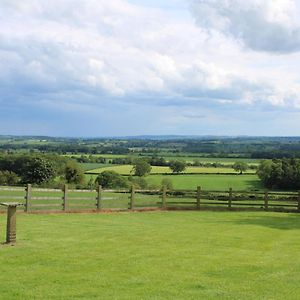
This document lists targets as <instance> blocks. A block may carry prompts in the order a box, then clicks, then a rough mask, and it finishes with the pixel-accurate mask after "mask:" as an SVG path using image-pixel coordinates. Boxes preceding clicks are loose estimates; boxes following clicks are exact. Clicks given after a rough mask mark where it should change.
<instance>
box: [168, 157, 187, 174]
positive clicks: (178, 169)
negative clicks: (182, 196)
mask: <svg viewBox="0 0 300 300" xmlns="http://www.w3.org/2000/svg"><path fill="white" fill-rule="evenodd" d="M169 167H170V169H171V170H172V172H173V173H182V172H183V171H184V170H185V169H186V162H184V161H181V160H172V161H170V166H169Z"/></svg>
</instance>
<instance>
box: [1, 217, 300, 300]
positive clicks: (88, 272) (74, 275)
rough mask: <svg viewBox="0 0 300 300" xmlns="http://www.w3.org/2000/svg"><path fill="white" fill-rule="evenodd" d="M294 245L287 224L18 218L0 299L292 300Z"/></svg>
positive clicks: (291, 220)
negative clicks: (14, 241)
mask: <svg viewBox="0 0 300 300" xmlns="http://www.w3.org/2000/svg"><path fill="white" fill-rule="evenodd" d="M0 228H1V237H2V239H4V228H5V216H4V215H0ZM299 237H300V218H299V215H296V214H280V213H249V212H247V213H245V212H244V213H241V212H240V213H238V212H231V213H230V212H154V213H115V214H107V215H105V214H100V215H97V214H94V215H84V214H83V215H71V214H70V215H24V214H23V215H18V244H17V246H15V247H9V246H4V245H2V246H0V253H1V255H0V266H1V267H0V270H1V272H0V290H1V293H0V299H8V300H9V299H299V297H300V287H299V284H298V283H299V280H300V273H299V268H300V256H299V247H300V238H299Z"/></svg>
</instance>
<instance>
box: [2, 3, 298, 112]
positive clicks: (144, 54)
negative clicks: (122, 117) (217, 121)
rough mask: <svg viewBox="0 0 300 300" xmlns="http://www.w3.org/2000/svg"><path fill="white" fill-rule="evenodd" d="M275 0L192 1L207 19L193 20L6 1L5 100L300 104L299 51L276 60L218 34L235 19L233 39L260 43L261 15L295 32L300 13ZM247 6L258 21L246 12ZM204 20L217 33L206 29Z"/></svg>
mask: <svg viewBox="0 0 300 300" xmlns="http://www.w3.org/2000/svg"><path fill="white" fill-rule="evenodd" d="M272 2H273V3H275V4H274V5H271V2H270V1H264V2H263V3H265V4H262V1H254V0H251V1H248V2H242V1H238V0H226V1H210V2H208V1H195V2H194V4H195V6H194V8H195V13H196V15H197V16H198V18H199V20H200V19H201V20H202V21H201V22H200V21H199V24H200V26H196V25H195V24H194V22H193V20H192V19H191V20H190V21H186V20H177V19H174V18H173V16H172V15H169V14H168V13H167V12H164V11H160V10H158V9H150V8H147V9H146V8H142V7H138V6H136V5H132V4H129V3H127V2H126V1H124V0H113V1H106V0H105V1H104V0H77V1H71V0H63V1H62V0H52V1H47V2H46V1H42V0H24V1H17V0H15V1H14V0H10V1H2V2H1V3H0V17H1V21H0V22H1V26H0V67H1V73H0V91H2V94H6V96H7V98H8V99H16V98H18V97H19V98H22V99H26V98H27V99H30V101H37V102H39V101H41V103H52V104H53V103H55V102H56V103H58V104H59V103H64V102H65V103H66V104H67V105H68V107H71V106H72V101H73V103H74V107H82V105H88V106H95V107H97V106H98V107H99V106H101V105H104V103H107V101H111V103H115V104H116V105H119V103H121V102H123V103H125V104H128V105H129V104H130V103H134V104H141V105H157V106H159V105H169V106H172V105H173V106H176V105H177V106H180V105H181V106H190V107H192V106H194V105H198V104H199V103H200V104H201V105H204V106H209V105H212V106H216V105H219V106H220V107H223V106H226V105H235V104H238V105H248V106H249V105H272V106H278V107H285V106H288V107H299V106H300V98H299V95H300V89H299V79H300V78H299V75H298V68H297V67H296V66H299V63H295V61H294V60H295V59H297V61H300V60H299V56H297V54H294V55H296V56H293V57H289V58H284V57H279V58H278V59H277V60H276V61H274V58H273V57H272V56H270V55H268V54H265V53H262V54H261V53H254V52H245V51H244V49H243V48H242V47H240V45H239V43H236V42H234V41H233V40H232V39H228V38H227V37H226V36H225V35H224V34H223V33H222V32H224V31H226V30H231V29H232V27H234V26H236V27H237V31H236V32H232V34H233V35H234V36H239V35H241V36H239V38H242V39H243V41H244V42H245V43H246V42H247V41H248V40H249V41H248V42H249V43H255V41H254V40H252V37H253V35H254V31H253V32H252V29H251V26H252V25H255V26H256V27H254V29H253V30H255V32H256V33H257V32H258V33H259V37H258V38H261V36H260V34H261V33H260V32H261V31H262V30H260V28H258V27H257V24H254V21H256V20H258V19H259V20H260V21H261V23H258V25H261V26H265V25H266V24H267V25H268V24H271V25H272V26H273V27H272V28H273V29H274V30H275V29H276V28H277V29H278V30H279V31H278V33H279V34H281V32H282V31H281V29H282V28H283V29H284V30H286V31H288V30H289V31H290V32H294V31H295V28H297V26H298V25H297V24H298V23H297V22H298V20H296V19H294V18H290V15H291V14H292V12H291V10H290V8H289V6H288V5H286V1H285V2H284V1H276V2H274V1H272ZM288 2H289V3H290V4H293V1H292V0H290V1H288ZM245 3H246V4H245ZM232 5H233V6H234V9H232ZM222 9H223V10H222ZM239 11H240V12H241V16H240V18H239V14H238V12H239ZM247 11H251V12H252V16H253V19H247V18H244V13H245V12H247ZM260 11H262V12H261V13H260ZM245 14H246V13H245ZM240 19H244V20H240ZM247 20H249V22H250V21H251V22H250V23H249V24H248V23H247V22H246V21H247ZM250 25H251V26H250ZM271 25H270V26H271ZM275 25H276V26H275ZM203 26H204V27H203ZM274 26H275V27H274ZM207 27H209V28H214V29H217V30H214V31H213V32H211V33H210V34H208V33H207V31H206V30H205V28H207ZM220 31H221V33H220ZM266 34H267V35H266V37H267V38H268V37H269V36H268V32H267V33H266ZM279 37H280V36H279ZM258 42H259V41H258ZM295 42H296V41H292V40H291V41H290V43H295ZM271 44H272V43H271ZM271 44H270V45H271ZM281 46H282V47H285V46H284V45H281ZM299 67H300V66H299ZM10 101H13V100H10ZM58 104H57V105H56V107H59V105H58Z"/></svg>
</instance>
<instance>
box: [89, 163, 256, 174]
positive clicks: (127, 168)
mask: <svg viewBox="0 0 300 300" xmlns="http://www.w3.org/2000/svg"><path fill="white" fill-rule="evenodd" d="M132 168H133V166H131V165H116V166H110V167H104V168H98V169H93V170H89V171H87V172H86V174H89V173H94V174H95V173H101V172H103V171H115V172H117V173H119V174H121V175H130V174H132V172H131V171H132ZM255 172H256V171H255V170H248V171H247V173H252V174H254V173H255ZM151 173H152V174H153V173H154V174H157V173H159V174H164V173H170V174H172V171H171V169H170V168H169V167H157V166H152V167H151ZM183 173H195V174H197V173H212V174H214V173H223V174H226V173H237V174H238V172H235V171H234V170H233V169H231V168H204V167H187V168H186V170H185V171H184V172H183Z"/></svg>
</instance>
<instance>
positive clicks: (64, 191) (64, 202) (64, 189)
mask: <svg viewBox="0 0 300 300" xmlns="http://www.w3.org/2000/svg"><path fill="white" fill-rule="evenodd" d="M63 193H64V195H63V210H64V211H67V209H68V185H67V184H65V185H64V186H63Z"/></svg>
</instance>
